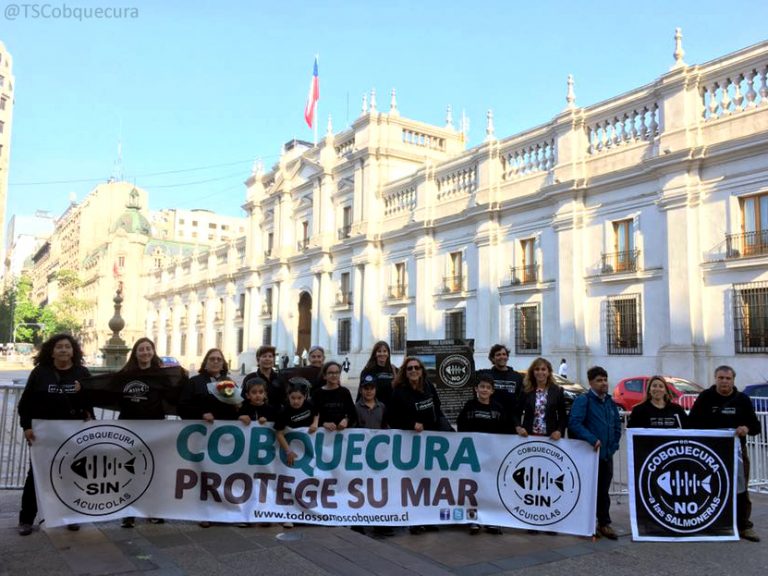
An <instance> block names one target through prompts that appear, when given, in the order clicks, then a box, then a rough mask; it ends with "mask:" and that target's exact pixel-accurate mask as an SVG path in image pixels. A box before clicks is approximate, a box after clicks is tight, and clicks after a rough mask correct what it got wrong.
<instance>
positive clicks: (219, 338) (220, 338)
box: [216, 330, 224, 350]
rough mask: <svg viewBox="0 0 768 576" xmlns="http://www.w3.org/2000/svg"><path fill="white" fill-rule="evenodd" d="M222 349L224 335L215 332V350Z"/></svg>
mask: <svg viewBox="0 0 768 576" xmlns="http://www.w3.org/2000/svg"><path fill="white" fill-rule="evenodd" d="M223 347H224V334H223V333H222V332H221V330H219V331H218V332H216V348H218V349H219V350H221V349H222V348H223Z"/></svg>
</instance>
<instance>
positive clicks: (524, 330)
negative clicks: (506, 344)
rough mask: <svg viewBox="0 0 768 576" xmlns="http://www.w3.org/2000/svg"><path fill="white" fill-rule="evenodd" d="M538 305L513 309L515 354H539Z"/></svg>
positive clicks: (526, 305) (539, 323)
mask: <svg viewBox="0 0 768 576" xmlns="http://www.w3.org/2000/svg"><path fill="white" fill-rule="evenodd" d="M540 325H541V322H540V311H539V305H538V304H524V305H520V306H516V307H515V354H541V333H540V330H539V327H540Z"/></svg>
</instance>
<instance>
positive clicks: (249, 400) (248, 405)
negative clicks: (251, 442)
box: [238, 378, 278, 426]
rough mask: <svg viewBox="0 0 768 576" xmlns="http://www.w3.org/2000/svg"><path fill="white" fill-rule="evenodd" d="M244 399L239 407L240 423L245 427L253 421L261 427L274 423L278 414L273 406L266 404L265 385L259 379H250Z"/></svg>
mask: <svg viewBox="0 0 768 576" xmlns="http://www.w3.org/2000/svg"><path fill="white" fill-rule="evenodd" d="M245 399H246V402H243V404H242V406H240V411H239V414H240V416H239V418H238V420H240V422H242V423H243V424H245V425H246V426H248V425H250V423H251V422H253V421H254V420H255V421H256V422H258V423H259V424H261V425H264V424H266V423H267V422H275V421H276V420H277V415H278V412H277V410H275V408H274V406H271V405H270V404H267V383H266V382H265V381H264V380H262V379H261V378H252V379H251V380H249V381H248V383H247V385H246V389H245Z"/></svg>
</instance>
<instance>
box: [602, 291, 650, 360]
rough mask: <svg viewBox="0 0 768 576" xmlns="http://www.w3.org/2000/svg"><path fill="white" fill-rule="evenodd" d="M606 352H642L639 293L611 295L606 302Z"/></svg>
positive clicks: (626, 353) (623, 353)
mask: <svg viewBox="0 0 768 576" xmlns="http://www.w3.org/2000/svg"><path fill="white" fill-rule="evenodd" d="M606 304H607V307H606V334H607V340H608V354H616V355H628V354H633V355H634V354H642V353H643V329H642V324H643V316H642V310H641V306H640V294H626V295H621V296H611V297H609V298H608V302H607V303H606Z"/></svg>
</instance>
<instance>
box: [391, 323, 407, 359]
mask: <svg viewBox="0 0 768 576" xmlns="http://www.w3.org/2000/svg"><path fill="white" fill-rule="evenodd" d="M405 340H406V330H405V316H392V317H391V318H390V319H389V342H390V344H391V346H392V352H394V353H400V354H402V353H404V352H405Z"/></svg>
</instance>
